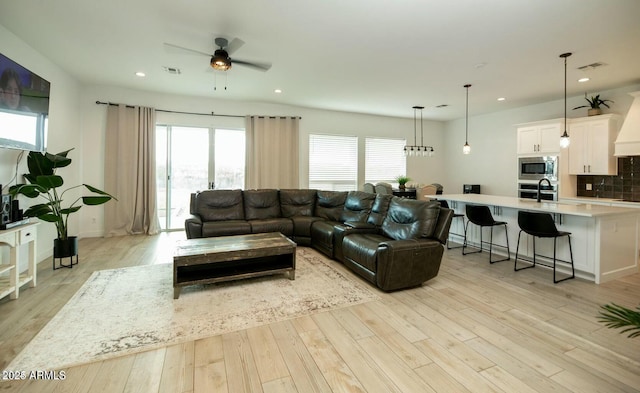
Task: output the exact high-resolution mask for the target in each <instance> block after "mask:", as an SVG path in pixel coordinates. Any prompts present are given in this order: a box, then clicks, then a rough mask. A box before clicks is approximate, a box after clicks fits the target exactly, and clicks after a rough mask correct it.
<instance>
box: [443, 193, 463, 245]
mask: <svg viewBox="0 0 640 393" xmlns="http://www.w3.org/2000/svg"><path fill="white" fill-rule="evenodd" d="M438 202H440V206H441V207H444V208H445V209H450V207H449V203H448V202H447V201H445V200H438ZM454 218H462V229H464V214H460V213H455V212H454V213H453V218H452V219H451V220H453V219H454ZM454 235H456V236H462V235H461V234H459V233H454ZM460 247H462V246H455V247H451V246H449V237H448V236H447V250H452V249H454V248H460Z"/></svg>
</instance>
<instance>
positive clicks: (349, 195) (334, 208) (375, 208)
mask: <svg viewBox="0 0 640 393" xmlns="http://www.w3.org/2000/svg"><path fill="white" fill-rule="evenodd" d="M191 214H192V216H191V217H190V218H188V219H187V220H186V221H185V229H186V232H187V237H188V238H190V239H193V238H201V237H213V236H227V235H241V234H250V233H264V232H281V233H282V234H283V235H285V236H287V237H289V238H291V239H292V240H293V241H295V242H296V243H297V244H298V245H303V246H311V247H313V248H315V249H316V250H318V251H320V252H322V253H323V254H325V255H327V256H328V257H330V258H333V259H336V260H339V261H341V262H343V263H344V264H345V265H346V266H347V267H349V268H350V269H351V270H352V271H354V272H355V273H356V274H358V275H360V276H361V277H363V278H364V279H366V280H367V281H369V282H371V283H373V284H374V285H376V286H377V287H379V288H380V289H382V290H384V291H392V290H397V289H402V288H409V287H414V286H418V285H420V284H422V283H423V282H425V281H427V280H429V279H431V278H433V277H435V276H436V275H437V274H438V270H439V268H440V263H441V261H442V255H443V252H444V244H445V242H446V239H447V237H448V235H449V226H450V225H451V218H452V217H453V211H452V210H450V209H446V208H442V207H440V204H439V203H438V202H426V201H416V200H410V199H402V198H398V197H394V196H391V195H382V194H370V193H366V192H361V191H349V192H346V191H344V192H342V191H319V190H306V189H295V190H244V191H243V190H207V191H202V192H198V193H195V194H192V195H191Z"/></svg>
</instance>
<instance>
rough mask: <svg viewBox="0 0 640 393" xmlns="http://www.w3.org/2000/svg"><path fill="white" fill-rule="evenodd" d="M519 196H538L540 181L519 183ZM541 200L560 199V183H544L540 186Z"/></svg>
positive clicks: (534, 197)
mask: <svg viewBox="0 0 640 393" xmlns="http://www.w3.org/2000/svg"><path fill="white" fill-rule="evenodd" d="M518 197H519V198H526V199H537V198H538V183H537V182H536V183H519V184H518ZM540 200H543V201H557V200H558V185H557V184H556V183H551V185H548V184H546V183H545V184H542V185H541V186H540Z"/></svg>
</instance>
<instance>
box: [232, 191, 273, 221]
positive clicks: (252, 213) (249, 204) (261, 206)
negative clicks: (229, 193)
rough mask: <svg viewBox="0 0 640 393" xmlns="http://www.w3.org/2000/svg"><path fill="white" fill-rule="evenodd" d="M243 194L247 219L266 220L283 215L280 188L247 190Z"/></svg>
mask: <svg viewBox="0 0 640 393" xmlns="http://www.w3.org/2000/svg"><path fill="white" fill-rule="evenodd" d="M242 194H243V196H244V216H245V219H247V220H264V219H267V218H278V217H281V215H280V199H279V198H278V190H245V191H244V192H243V193H242Z"/></svg>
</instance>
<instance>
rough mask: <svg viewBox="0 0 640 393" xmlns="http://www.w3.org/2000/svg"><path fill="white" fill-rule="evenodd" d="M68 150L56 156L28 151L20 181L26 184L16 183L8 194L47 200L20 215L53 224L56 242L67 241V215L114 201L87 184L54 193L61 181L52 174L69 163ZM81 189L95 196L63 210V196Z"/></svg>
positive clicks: (81, 198) (60, 185) (83, 198)
mask: <svg viewBox="0 0 640 393" xmlns="http://www.w3.org/2000/svg"><path fill="white" fill-rule="evenodd" d="M71 150H73V149H70V150H66V151H63V152H61V153H58V154H50V153H40V152H34V151H32V152H29V156H28V157H27V167H28V169H29V173H26V174H25V175H24V178H25V179H26V180H27V182H28V183H29V184H18V185H15V186H12V187H10V188H9V193H10V194H11V195H12V196H13V197H16V196H17V195H24V196H26V197H27V198H37V197H42V198H44V199H45V200H46V201H47V203H41V204H36V205H33V206H31V207H29V208H28V209H27V210H26V211H25V212H24V215H25V217H37V218H39V219H41V220H43V221H47V222H52V223H54V224H56V228H57V229H58V238H59V239H66V238H67V221H68V219H69V214H71V213H75V212H77V211H78V210H80V208H81V207H82V205H83V204H84V205H91V206H95V205H101V204H103V203H107V202H109V201H110V200H111V199H116V198H115V197H113V196H112V195H110V194H108V193H106V192H104V191H102V190H99V189H97V188H95V187H93V186H90V185H88V184H81V185H78V186H74V187H69V188H67V189H66V190H63V191H61V192H60V193H59V192H58V189H59V187H62V186H63V185H64V179H63V178H62V176H59V175H56V170H57V169H58V168H64V167H66V166H69V165H70V164H71V159H70V158H68V157H67V155H68V154H69V152H70V151H71ZM83 186H84V187H85V188H86V189H87V190H89V191H90V192H91V193H93V194H97V195H86V196H82V197H80V198H77V199H76V200H75V201H73V203H71V204H70V205H69V206H68V207H66V208H63V207H62V201H63V199H62V197H63V195H64V193H65V192H67V191H69V190H72V189H74V188H78V187H83Z"/></svg>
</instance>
